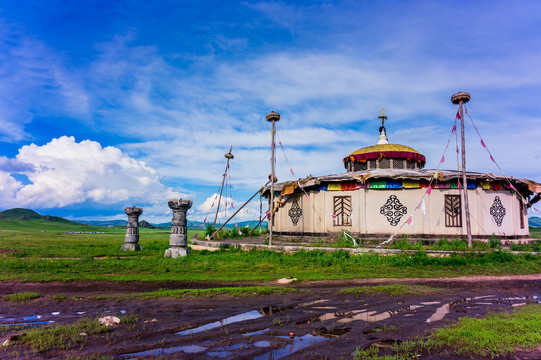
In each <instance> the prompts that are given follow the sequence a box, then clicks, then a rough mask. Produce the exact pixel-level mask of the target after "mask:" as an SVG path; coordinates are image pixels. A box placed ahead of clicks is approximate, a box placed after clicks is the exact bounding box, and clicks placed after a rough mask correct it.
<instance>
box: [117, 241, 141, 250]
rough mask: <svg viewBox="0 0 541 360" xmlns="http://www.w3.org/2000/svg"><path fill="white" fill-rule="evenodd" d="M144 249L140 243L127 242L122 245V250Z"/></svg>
mask: <svg viewBox="0 0 541 360" xmlns="http://www.w3.org/2000/svg"><path fill="white" fill-rule="evenodd" d="M140 250H143V249H142V248H141V245H139V244H138V243H125V244H124V245H122V246H121V247H120V251H140Z"/></svg>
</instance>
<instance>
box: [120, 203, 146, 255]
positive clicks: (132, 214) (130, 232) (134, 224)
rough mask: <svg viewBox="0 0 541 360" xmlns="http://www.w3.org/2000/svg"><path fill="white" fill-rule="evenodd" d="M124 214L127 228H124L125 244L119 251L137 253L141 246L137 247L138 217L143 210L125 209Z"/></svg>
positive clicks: (133, 207)
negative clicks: (126, 216)
mask: <svg viewBox="0 0 541 360" xmlns="http://www.w3.org/2000/svg"><path fill="white" fill-rule="evenodd" d="M124 212H125V213H126V215H128V227H127V228H126V238H125V240H124V241H125V243H124V245H122V247H121V248H120V251H139V250H141V245H139V215H141V214H142V213H143V208H138V207H135V206H132V207H127V208H125V209H124Z"/></svg>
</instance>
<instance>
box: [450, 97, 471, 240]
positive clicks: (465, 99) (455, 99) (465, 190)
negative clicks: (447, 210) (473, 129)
mask: <svg viewBox="0 0 541 360" xmlns="http://www.w3.org/2000/svg"><path fill="white" fill-rule="evenodd" d="M451 101H452V102H453V104H458V105H459V108H458V113H459V114H460V132H461V138H462V193H463V195H464V212H465V213H466V214H465V215H466V234H467V236H468V248H471V247H472V236H471V222H470V205H469V201H468V182H467V181H468V180H467V178H466V136H465V133H464V108H463V105H464V104H465V103H467V102H468V101H470V94H468V93H467V92H458V93H456V94H454V95H453V96H452V97H451Z"/></svg>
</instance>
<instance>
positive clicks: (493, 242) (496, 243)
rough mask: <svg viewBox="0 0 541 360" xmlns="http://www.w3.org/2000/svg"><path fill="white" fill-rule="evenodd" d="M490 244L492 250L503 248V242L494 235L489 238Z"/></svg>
mask: <svg viewBox="0 0 541 360" xmlns="http://www.w3.org/2000/svg"><path fill="white" fill-rule="evenodd" d="M488 243H489V245H490V248H491V249H501V248H502V241H501V240H500V239H499V238H497V237H496V236H495V235H494V234H492V235H490V237H489V238H488Z"/></svg>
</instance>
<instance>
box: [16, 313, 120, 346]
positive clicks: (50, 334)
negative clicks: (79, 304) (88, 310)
mask: <svg viewBox="0 0 541 360" xmlns="http://www.w3.org/2000/svg"><path fill="white" fill-rule="evenodd" d="M110 330H111V329H110V328H108V327H106V326H104V325H101V324H100V323H99V321H98V319H89V318H82V319H80V320H78V321H77V322H75V323H73V324H69V325H61V324H56V325H52V326H45V327H39V328H33V329H26V330H25V331H24V332H25V333H26V336H23V337H21V339H20V340H19V341H17V342H16V344H17V343H22V344H24V345H26V346H29V347H31V348H32V350H33V351H34V353H39V352H44V351H47V350H50V349H52V348H60V349H69V348H71V347H72V346H73V345H75V344H78V343H81V342H83V341H85V339H86V337H87V336H91V335H96V334H101V333H105V332H108V331H110ZM81 333H86V336H85V335H81Z"/></svg>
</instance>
